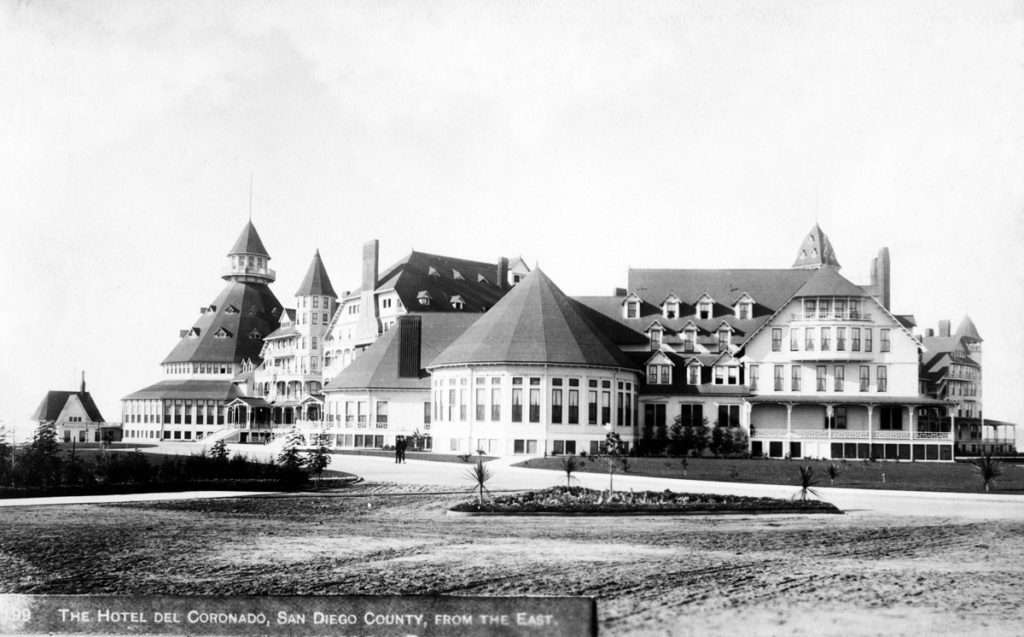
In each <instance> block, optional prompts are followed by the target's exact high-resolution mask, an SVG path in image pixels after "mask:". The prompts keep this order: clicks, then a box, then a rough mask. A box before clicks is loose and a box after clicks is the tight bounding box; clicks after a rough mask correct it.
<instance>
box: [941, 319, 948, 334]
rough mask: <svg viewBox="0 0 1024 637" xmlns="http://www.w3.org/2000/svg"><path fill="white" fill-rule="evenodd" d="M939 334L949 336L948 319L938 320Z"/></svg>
mask: <svg viewBox="0 0 1024 637" xmlns="http://www.w3.org/2000/svg"><path fill="white" fill-rule="evenodd" d="M939 336H949V321H948V320H944V321H939Z"/></svg>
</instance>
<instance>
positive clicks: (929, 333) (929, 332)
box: [924, 327, 935, 338]
mask: <svg viewBox="0 0 1024 637" xmlns="http://www.w3.org/2000/svg"><path fill="white" fill-rule="evenodd" d="M924 335H925V336H927V337H928V338H934V337H935V330H933V329H932V328H930V327H929V328H928V329H926V330H925V331H924Z"/></svg>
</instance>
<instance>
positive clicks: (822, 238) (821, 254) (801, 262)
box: [793, 224, 841, 269]
mask: <svg viewBox="0 0 1024 637" xmlns="http://www.w3.org/2000/svg"><path fill="white" fill-rule="evenodd" d="M823 266H832V267H834V268H837V269H838V268H839V267H841V266H840V265H839V261H838V260H837V259H836V251H835V250H833V249H832V242H831V241H829V240H828V235H826V234H825V232H824V231H823V230H822V229H821V227H820V226H819V225H818V224H814V227H813V228H811V231H810V232H808V233H807V236H806V237H804V240H803V242H802V243H801V244H800V250H799V251H797V254H796V261H794V262H793V267H794V268H806V269H817V268H821V267H823Z"/></svg>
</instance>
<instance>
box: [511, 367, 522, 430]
mask: <svg viewBox="0 0 1024 637" xmlns="http://www.w3.org/2000/svg"><path fill="white" fill-rule="evenodd" d="M512 422H523V379H522V378H513V379H512Z"/></svg>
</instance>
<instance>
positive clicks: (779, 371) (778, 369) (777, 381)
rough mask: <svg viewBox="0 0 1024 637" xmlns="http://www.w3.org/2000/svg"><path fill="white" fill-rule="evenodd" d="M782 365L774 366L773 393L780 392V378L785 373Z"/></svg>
mask: <svg viewBox="0 0 1024 637" xmlns="http://www.w3.org/2000/svg"><path fill="white" fill-rule="evenodd" d="M783 369H784V368H783V366H782V365H776V366H775V391H782V376H783V374H784V373H785V372H784V371H783Z"/></svg>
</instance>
